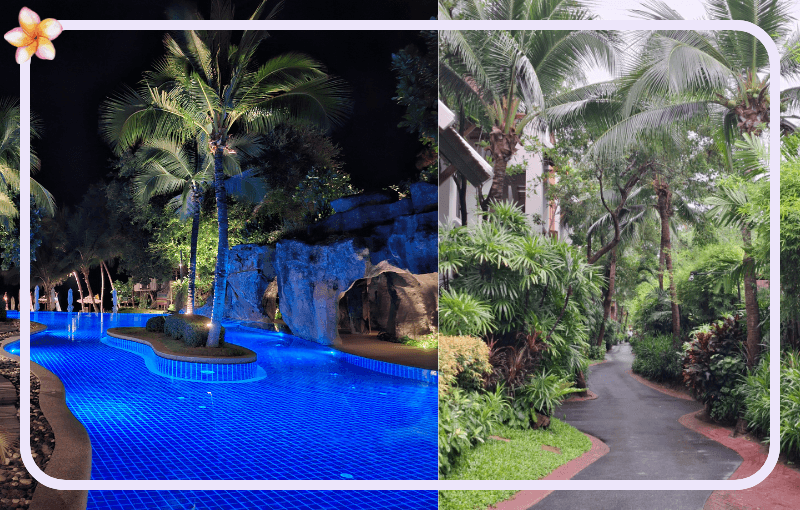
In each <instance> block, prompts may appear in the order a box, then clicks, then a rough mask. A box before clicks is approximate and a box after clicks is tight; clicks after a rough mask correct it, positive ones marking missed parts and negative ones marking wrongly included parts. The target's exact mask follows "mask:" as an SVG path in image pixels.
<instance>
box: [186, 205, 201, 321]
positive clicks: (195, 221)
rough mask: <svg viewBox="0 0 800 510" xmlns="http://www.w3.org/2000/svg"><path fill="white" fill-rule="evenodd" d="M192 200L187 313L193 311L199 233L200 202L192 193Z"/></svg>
mask: <svg viewBox="0 0 800 510" xmlns="http://www.w3.org/2000/svg"><path fill="white" fill-rule="evenodd" d="M192 200H193V201H194V203H195V208H194V209H195V210H194V214H193V216H192V238H191V240H190V241H189V244H190V250H191V255H190V256H189V292H188V294H189V295H188V299H187V300H186V313H187V314H189V315H191V314H193V313H194V294H195V278H196V276H197V238H198V235H199V233H200V204H199V199H198V196H197V194H194V195H193V197H192Z"/></svg>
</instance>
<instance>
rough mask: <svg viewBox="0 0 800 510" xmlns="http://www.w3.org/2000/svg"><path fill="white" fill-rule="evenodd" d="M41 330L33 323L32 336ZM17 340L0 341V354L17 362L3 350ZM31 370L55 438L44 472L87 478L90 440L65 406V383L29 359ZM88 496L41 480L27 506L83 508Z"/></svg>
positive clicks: (48, 509) (41, 509)
mask: <svg viewBox="0 0 800 510" xmlns="http://www.w3.org/2000/svg"><path fill="white" fill-rule="evenodd" d="M44 329H45V328H42V329H39V328H37V329H34V328H33V325H32V327H31V336H33V335H34V334H35V333H39V332H41V331H44ZM19 339H20V336H19V335H15V336H12V337H9V338H7V339H5V340H3V341H2V342H0V356H4V357H7V358H10V359H15V360H17V361H19V359H20V358H19V356H16V355H14V354H11V353H9V352H8V351H6V350H5V346H6V345H7V344H10V343H14V342H16V341H18V340H19ZM31 372H33V374H34V375H35V376H36V377H37V378H38V379H39V408H40V409H41V410H42V414H43V415H44V417H45V418H46V419H47V421H48V423H50V427H51V428H52V429H53V434H54V435H55V437H56V447H55V449H54V450H53V455H51V456H50V461H49V462H48V463H47V467H46V468H45V470H44V472H45V473H46V474H47V475H49V476H52V477H53V478H58V479H61V480H89V479H90V478H91V474H92V443H91V441H90V439H89V434H88V433H87V432H86V428H85V427H84V426H83V424H82V423H81V422H80V421H78V419H77V418H75V416H74V415H73V414H72V412H71V411H70V410H69V408H68V407H67V403H66V392H65V390H64V385H63V384H62V383H61V380H60V379H59V378H58V377H56V375H55V374H53V373H52V372H50V371H49V370H47V369H46V368H44V367H42V366H41V365H38V364H36V363H34V362H32V361H31ZM20 436H21V431H20ZM20 439H22V438H21V437H20ZM88 498H89V491H88V490H74V491H59V490H55V489H51V488H50V487H47V486H46V485H44V484H43V483H41V482H40V483H39V486H38V487H37V488H36V491H35V492H34V493H33V499H32V500H31V504H30V506H29V507H28V508H29V510H53V509H56V508H58V509H59V510H85V508H86V504H87V501H88Z"/></svg>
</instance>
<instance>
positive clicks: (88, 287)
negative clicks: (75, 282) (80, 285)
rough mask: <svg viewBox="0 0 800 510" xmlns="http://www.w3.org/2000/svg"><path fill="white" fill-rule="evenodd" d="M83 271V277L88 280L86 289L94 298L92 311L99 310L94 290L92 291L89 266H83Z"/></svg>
mask: <svg viewBox="0 0 800 510" xmlns="http://www.w3.org/2000/svg"><path fill="white" fill-rule="evenodd" d="M81 273H83V279H84V280H85V281H86V290H88V291H89V298H90V299H91V300H92V311H93V312H99V310H98V308H97V303H96V302H95V300H94V292H92V284H91V283H89V270H88V269H87V268H81Z"/></svg>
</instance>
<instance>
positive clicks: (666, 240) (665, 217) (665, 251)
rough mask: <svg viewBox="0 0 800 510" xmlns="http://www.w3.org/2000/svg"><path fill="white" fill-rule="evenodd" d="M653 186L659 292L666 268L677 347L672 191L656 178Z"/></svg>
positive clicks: (678, 336) (679, 323)
mask: <svg viewBox="0 0 800 510" xmlns="http://www.w3.org/2000/svg"><path fill="white" fill-rule="evenodd" d="M653 185H654V187H655V189H656V195H657V196H658V216H659V218H660V219H661V250H660V251H661V253H660V255H659V273H658V280H659V286H660V287H661V290H664V269H663V266H666V268H667V274H668V276H669V300H670V307H671V309H672V343H673V345H675V346H677V345H678V344H679V343H680V339H681V314H680V310H679V308H678V291H677V289H676V288H675V278H674V276H675V275H674V271H673V268H672V237H671V233H670V230H669V220H670V217H671V216H672V191H671V190H670V189H669V183H668V182H666V181H664V180H662V179H661V178H660V177H657V178H656V180H655V182H654V183H653ZM662 261H663V265H662Z"/></svg>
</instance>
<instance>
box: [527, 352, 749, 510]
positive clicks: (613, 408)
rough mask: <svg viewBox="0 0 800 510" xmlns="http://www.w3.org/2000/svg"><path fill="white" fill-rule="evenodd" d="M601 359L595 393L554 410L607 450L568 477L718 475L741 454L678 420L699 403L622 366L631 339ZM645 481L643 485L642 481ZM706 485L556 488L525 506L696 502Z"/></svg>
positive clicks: (659, 506) (684, 506)
mask: <svg viewBox="0 0 800 510" xmlns="http://www.w3.org/2000/svg"><path fill="white" fill-rule="evenodd" d="M606 359H608V360H609V361H608V362H607V363H602V364H599V365H596V366H594V367H592V368H591V370H590V377H589V387H590V388H591V389H592V391H594V393H596V394H597V395H598V398H597V399H595V400H589V401H584V402H567V403H565V404H563V405H562V406H561V407H560V408H558V409H557V410H556V412H555V413H554V416H555V417H557V418H565V420H566V421H567V422H568V423H569V424H570V425H573V426H574V427H577V428H578V429H580V430H582V431H583V432H586V433H588V434H591V435H593V436H596V437H598V438H600V439H601V440H602V441H604V442H605V443H606V444H607V445H608V447H609V448H610V451H609V453H608V454H606V455H604V456H603V457H601V458H600V459H598V460H597V461H596V462H594V463H593V464H591V465H590V466H588V467H587V468H586V469H584V470H582V471H581V472H580V473H578V474H577V475H576V476H574V477H573V479H574V480H604V479H611V480H668V479H672V480H723V479H726V478H728V477H729V476H731V475H732V474H733V472H734V471H735V470H736V468H737V467H739V464H740V463H741V461H742V459H741V457H739V455H737V454H736V453H735V452H734V451H732V450H730V449H728V448H726V447H724V446H722V445H720V444H719V443H717V442H716V441H713V440H711V439H709V438H706V437H705V436H703V435H701V434H698V433H697V432H694V431H692V430H690V429H688V428H686V427H684V426H683V425H681V424H680V423H679V422H678V419H679V418H680V417H681V416H683V415H686V414H687V413H691V412H693V411H698V410H700V409H701V407H702V406H701V405H700V404H699V403H697V402H694V401H688V400H681V399H676V398H674V397H671V396H668V395H665V394H663V393H660V392H658V391H656V390H654V389H652V388H649V387H647V386H645V385H643V384H641V383H639V382H638V381H636V380H635V379H634V378H632V377H631V376H630V375H629V374H628V371H629V370H630V367H631V363H632V362H633V353H632V352H631V348H630V345H628V344H622V345H617V346H615V347H614V349H613V350H612V351H611V352H609V353H608V354H607V355H606ZM643 488H644V487H643ZM710 495H711V491H710V490H709V491H686V492H676V491H555V492H553V493H552V494H551V495H550V496H548V497H546V498H545V499H544V500H542V501H541V502H540V503H538V504H537V505H534V506H533V507H532V508H535V509H537V510H538V509H547V510H561V509H564V510H574V509H575V508H587V509H589V508H591V509H593V510H599V509H614V510H627V509H630V510H640V509H654V510H666V509H670V510H700V509H702V508H703V505H704V503H705V501H706V499H708V497H709V496H710Z"/></svg>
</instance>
